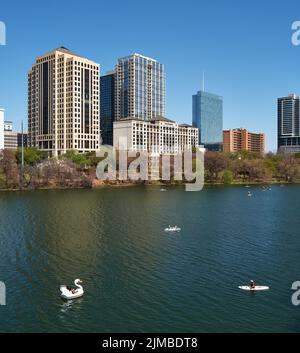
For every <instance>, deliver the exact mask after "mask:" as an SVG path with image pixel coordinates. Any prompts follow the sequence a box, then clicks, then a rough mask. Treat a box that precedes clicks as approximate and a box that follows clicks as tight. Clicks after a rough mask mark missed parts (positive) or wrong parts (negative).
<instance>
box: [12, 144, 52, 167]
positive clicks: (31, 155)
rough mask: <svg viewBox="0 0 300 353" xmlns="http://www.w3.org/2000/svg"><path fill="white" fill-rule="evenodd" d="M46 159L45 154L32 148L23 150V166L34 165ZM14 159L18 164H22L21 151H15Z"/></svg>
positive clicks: (19, 149)
mask: <svg viewBox="0 0 300 353" xmlns="http://www.w3.org/2000/svg"><path fill="white" fill-rule="evenodd" d="M46 157H47V154H46V152H44V151H40V150H38V149H36V148H33V147H28V148H24V164H25V165H35V164H36V163H39V162H41V161H42V160H43V159H45V158H46ZM16 158H17V162H18V164H21V163H22V149H21V148H18V149H17V151H16Z"/></svg>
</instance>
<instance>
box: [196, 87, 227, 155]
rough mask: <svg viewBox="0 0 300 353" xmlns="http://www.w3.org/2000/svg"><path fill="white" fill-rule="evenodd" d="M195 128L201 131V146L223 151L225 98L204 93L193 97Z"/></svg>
mask: <svg viewBox="0 0 300 353" xmlns="http://www.w3.org/2000/svg"><path fill="white" fill-rule="evenodd" d="M193 126H194V127H197V128H198V129H199V144H200V145H204V147H205V148H206V149H207V150H209V151H222V145H223V98H222V97H220V96H217V95H215V94H211V93H208V92H204V91H199V92H198V93H197V94H195V95H193Z"/></svg>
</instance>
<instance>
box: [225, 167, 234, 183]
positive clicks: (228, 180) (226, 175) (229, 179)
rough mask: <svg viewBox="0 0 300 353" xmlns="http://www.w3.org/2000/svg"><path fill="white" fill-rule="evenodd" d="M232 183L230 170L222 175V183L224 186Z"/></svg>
mask: <svg viewBox="0 0 300 353" xmlns="http://www.w3.org/2000/svg"><path fill="white" fill-rule="evenodd" d="M232 182H233V173H232V171H231V170H225V172H224V173H223V183H224V184H225V185H230V184H232Z"/></svg>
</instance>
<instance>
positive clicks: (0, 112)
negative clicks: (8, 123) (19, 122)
mask: <svg viewBox="0 0 300 353" xmlns="http://www.w3.org/2000/svg"><path fill="white" fill-rule="evenodd" d="M3 148H4V109H1V108H0V150H2V149H3Z"/></svg>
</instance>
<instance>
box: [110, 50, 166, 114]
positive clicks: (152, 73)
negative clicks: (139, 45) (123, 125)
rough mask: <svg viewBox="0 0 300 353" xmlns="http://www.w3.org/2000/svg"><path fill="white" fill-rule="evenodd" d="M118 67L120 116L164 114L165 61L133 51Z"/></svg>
mask: <svg viewBox="0 0 300 353" xmlns="http://www.w3.org/2000/svg"><path fill="white" fill-rule="evenodd" d="M116 71H117V76H116V81H117V82H116V95H117V101H116V114H117V119H124V118H128V117H131V118H133V117H134V118H138V119H143V120H151V119H153V118H155V117H158V116H164V115H165V104H166V102H165V100H166V97H165V95H166V83H165V81H166V75H165V69H164V65H162V64H160V63H159V62H157V61H156V60H153V59H151V58H147V57H145V56H142V55H139V54H133V55H130V56H128V57H125V58H121V59H119V60H118V65H117V69H116Z"/></svg>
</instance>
